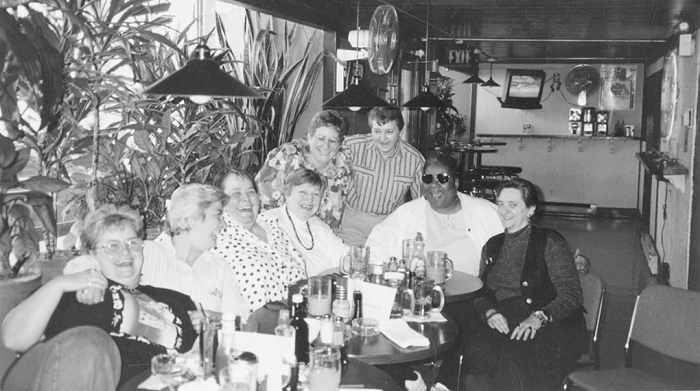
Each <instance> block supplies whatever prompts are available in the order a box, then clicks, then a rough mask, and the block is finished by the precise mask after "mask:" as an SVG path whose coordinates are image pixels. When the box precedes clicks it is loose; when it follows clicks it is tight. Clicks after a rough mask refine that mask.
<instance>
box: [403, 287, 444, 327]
mask: <svg viewBox="0 0 700 391" xmlns="http://www.w3.org/2000/svg"><path fill="white" fill-rule="evenodd" d="M406 292H407V293H408V294H409V295H410V296H411V302H412V303H413V316H415V317H417V318H421V319H428V318H430V313H431V312H440V311H442V309H443V308H444V307H445V292H443V290H442V288H440V286H438V285H435V281H433V280H430V279H428V278H416V277H413V279H412V280H411V289H406ZM433 292H437V294H438V295H439V297H440V305H439V306H438V307H433Z"/></svg>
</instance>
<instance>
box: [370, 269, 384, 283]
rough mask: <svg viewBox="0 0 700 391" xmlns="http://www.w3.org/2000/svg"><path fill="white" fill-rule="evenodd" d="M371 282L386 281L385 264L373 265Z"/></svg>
mask: <svg viewBox="0 0 700 391" xmlns="http://www.w3.org/2000/svg"><path fill="white" fill-rule="evenodd" d="M369 282H371V283H372V284H377V285H382V282H384V266H382V265H372V275H370V277H369Z"/></svg>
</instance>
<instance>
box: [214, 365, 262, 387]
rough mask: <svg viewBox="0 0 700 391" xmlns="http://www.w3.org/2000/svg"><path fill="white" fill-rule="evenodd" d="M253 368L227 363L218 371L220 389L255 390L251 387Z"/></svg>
mask: <svg viewBox="0 0 700 391" xmlns="http://www.w3.org/2000/svg"><path fill="white" fill-rule="evenodd" d="M253 381H254V380H253V369H252V368H250V367H248V366H246V365H229V366H228V367H226V368H224V369H222V370H221V371H220V372H219V385H220V386H221V391H256V390H255V388H257V387H255V388H252V386H251V385H252V384H257V379H256V380H255V381H256V383H253Z"/></svg>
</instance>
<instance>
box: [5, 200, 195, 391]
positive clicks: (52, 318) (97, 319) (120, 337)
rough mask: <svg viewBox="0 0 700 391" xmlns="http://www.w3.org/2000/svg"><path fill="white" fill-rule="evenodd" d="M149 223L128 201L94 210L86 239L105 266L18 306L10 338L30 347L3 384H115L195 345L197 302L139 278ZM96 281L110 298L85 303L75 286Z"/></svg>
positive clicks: (9, 322) (14, 346)
mask: <svg viewBox="0 0 700 391" xmlns="http://www.w3.org/2000/svg"><path fill="white" fill-rule="evenodd" d="M142 230H143V224H142V221H141V217H140V216H139V214H138V213H137V212H135V211H133V210H131V209H128V208H125V207H123V208H117V207H115V206H113V205H105V206H103V207H102V208H100V209H98V210H97V211H95V212H92V213H91V214H89V215H88V216H87V217H86V220H85V229H84V230H83V232H82V233H81V241H82V243H83V248H84V249H85V250H86V251H87V253H88V254H90V255H91V256H92V257H93V258H94V259H95V260H96V261H97V263H98V265H99V268H100V271H98V270H96V269H89V270H86V271H83V272H80V273H76V274H69V275H60V276H57V277H55V278H53V279H52V280H50V281H48V282H47V283H46V284H44V285H43V286H42V287H41V288H39V289H38V290H37V291H36V292H35V293H34V294H32V295H31V296H30V297H29V298H27V299H26V300H25V301H23V302H22V303H20V304H19V305H18V306H17V307H15V308H14V309H13V310H12V311H10V313H9V314H8V315H7V317H6V318H5V320H4V322H3V325H2V337H3V342H4V343H5V346H6V347H7V348H9V349H11V350H14V351H17V352H23V355H22V357H21V358H20V359H19V361H18V362H16V363H15V364H14V365H13V367H12V369H11V370H10V371H9V372H8V375H7V377H6V378H5V381H4V383H3V384H2V388H3V389H7V390H15V389H31V390H34V389H36V390H39V389H55V390H88V389H90V390H114V389H115V388H116V387H117V383H122V382H123V381H125V380H128V379H129V378H131V377H133V376H134V375H136V374H138V373H140V372H142V371H143V370H144V369H146V368H148V367H149V365H150V361H151V358H152V357H153V356H155V355H157V354H160V353H165V352H167V351H178V352H181V353H184V352H187V351H188V350H190V348H191V347H192V345H193V343H194V340H195V339H196V337H197V335H196V332H195V330H194V328H193V326H192V323H191V322H190V316H189V313H188V311H194V310H196V306H195V304H194V302H192V300H191V299H190V298H189V297H188V296H186V295H184V294H182V293H179V292H175V291H172V290H168V289H163V288H156V287H153V286H148V285H141V284H140V283H139V279H140V276H141V267H142V265H143V261H144V257H143V252H142V250H143V242H142V241H141V239H140V237H141V234H142ZM93 287H98V288H102V289H104V295H103V297H102V300H101V301H100V302H98V303H96V304H93V305H86V304H82V303H80V302H79V301H78V300H77V298H76V295H75V292H78V291H81V290H87V289H89V288H93ZM42 336H45V337H46V340H45V341H41V339H42ZM110 337H111V338H110ZM40 341H41V342H40Z"/></svg>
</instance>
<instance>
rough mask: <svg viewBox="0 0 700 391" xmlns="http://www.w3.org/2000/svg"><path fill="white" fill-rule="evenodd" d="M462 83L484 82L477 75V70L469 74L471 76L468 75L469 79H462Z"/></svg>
mask: <svg viewBox="0 0 700 391" xmlns="http://www.w3.org/2000/svg"><path fill="white" fill-rule="evenodd" d="M462 83H464V84H472V83H479V84H484V83H486V82H485V81H484V80H482V79H481V78H480V77H479V72H478V71H477V72H476V73H474V74H473V75H471V77H469V79H467V80H465V81H463V82H462Z"/></svg>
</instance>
